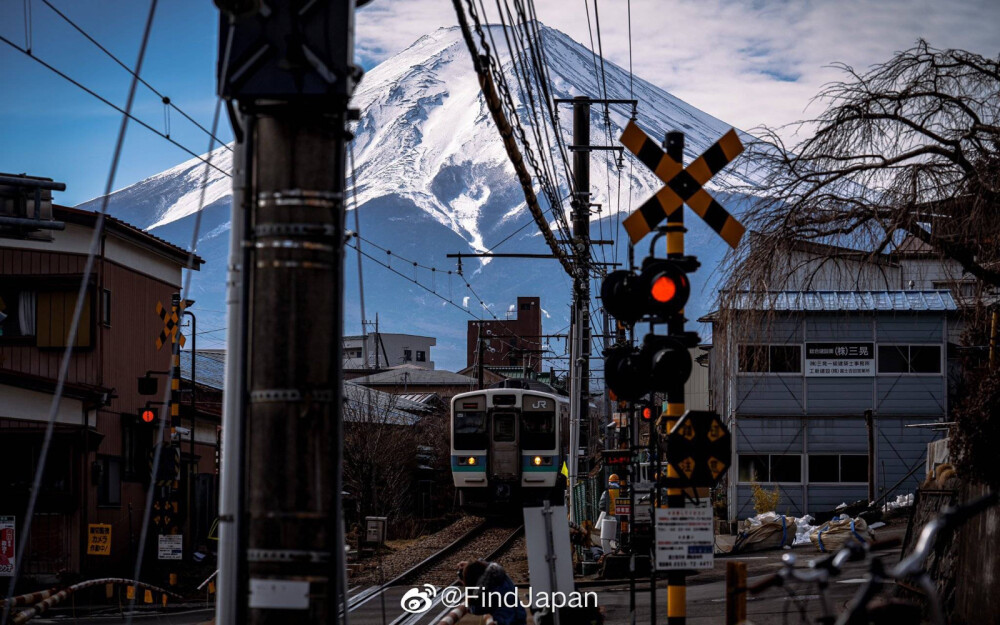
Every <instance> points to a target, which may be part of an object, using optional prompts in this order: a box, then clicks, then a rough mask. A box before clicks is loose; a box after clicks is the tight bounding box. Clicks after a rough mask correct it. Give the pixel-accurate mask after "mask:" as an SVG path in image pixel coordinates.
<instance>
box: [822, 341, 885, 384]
mask: <svg viewBox="0 0 1000 625" xmlns="http://www.w3.org/2000/svg"><path fill="white" fill-rule="evenodd" d="M805 373H806V377H814V378H815V377H846V376H852V377H854V376H861V377H871V376H874V375H875V344H874V343H853V342H844V343H806V371H805Z"/></svg>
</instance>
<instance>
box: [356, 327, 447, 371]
mask: <svg viewBox="0 0 1000 625" xmlns="http://www.w3.org/2000/svg"><path fill="white" fill-rule="evenodd" d="M435 345H437V339H436V338H434V337H431V336H418V335H416V334H392V333H388V332H374V333H371V334H366V335H364V336H345V337H344V369H345V370H354V371H364V370H366V369H375V370H379V369H388V368H389V367H395V366H397V365H413V366H414V367H418V368H420V369H433V368H434V361H433V360H432V359H431V348H432V347H434V346H435ZM365 356H367V357H368V364H367V366H366V365H365Z"/></svg>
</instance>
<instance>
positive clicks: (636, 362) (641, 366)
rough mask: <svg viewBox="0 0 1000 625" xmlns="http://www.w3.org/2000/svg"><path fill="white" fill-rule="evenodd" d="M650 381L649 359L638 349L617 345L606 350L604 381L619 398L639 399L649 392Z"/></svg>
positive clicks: (627, 399) (626, 399)
mask: <svg viewBox="0 0 1000 625" xmlns="http://www.w3.org/2000/svg"><path fill="white" fill-rule="evenodd" d="M648 382H649V365H648V361H646V360H644V359H643V358H642V355H641V353H640V351H639V350H638V349H636V348H634V347H629V346H627V345H616V346H614V347H610V348H608V349H607V350H606V351H605V352H604V383H605V384H606V385H607V387H608V388H609V389H611V392H612V393H614V394H615V397H616V398H617V399H619V400H624V401H635V400H637V399H639V398H640V397H642V396H643V395H645V394H646V393H648V392H649V387H648Z"/></svg>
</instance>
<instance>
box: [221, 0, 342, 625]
mask: <svg viewBox="0 0 1000 625" xmlns="http://www.w3.org/2000/svg"><path fill="white" fill-rule="evenodd" d="M216 4H218V5H219V6H220V7H221V8H222V9H223V14H222V20H221V28H220V44H219V58H220V62H219V91H220V94H221V95H222V96H223V97H224V98H226V99H227V100H228V101H229V102H230V105H231V106H230V114H231V117H232V121H233V125H234V131H235V134H236V136H237V140H238V142H239V143H240V144H242V148H241V150H240V151H238V154H239V155H241V156H243V157H244V158H245V159H246V162H245V171H244V172H243V174H244V175H243V176H241V177H240V179H239V183H241V184H242V187H241V188H240V189H239V190H240V193H241V195H240V200H241V202H240V203H239V204H237V202H236V201H235V197H234V204H233V220H232V222H233V224H236V223H237V222H240V223H242V224H243V229H242V232H241V240H240V245H239V249H240V250H243V252H244V253H243V254H242V256H241V262H240V265H241V267H240V288H241V293H240V297H239V298H238V301H239V307H240V315H239V318H240V321H241V325H240V328H239V333H238V334H237V335H236V336H235V337H233V338H234V343H235V344H237V345H234V346H236V347H237V349H236V352H237V353H238V354H239V357H240V358H241V361H240V362H237V363H230V364H229V365H228V366H229V368H230V370H231V372H232V373H233V377H241V378H242V381H241V382H235V383H234V385H233V388H227V389H226V391H227V395H228V394H230V393H233V392H236V393H239V394H240V396H239V397H235V398H233V401H230V400H229V398H228V397H227V402H226V413H225V415H224V427H225V428H236V429H237V430H238V431H240V432H241V433H242V436H241V437H240V440H238V441H237V444H238V445H239V450H238V451H237V450H230V453H229V454H227V456H226V457H225V463H224V465H223V472H224V474H225V473H226V472H228V471H231V470H234V469H235V471H236V473H238V474H239V479H240V482H239V483H238V484H233V483H232V480H229V479H224V482H225V485H226V486H225V488H228V489H229V490H230V491H231V490H232V489H235V490H236V495H235V496H233V495H232V493H231V492H229V491H227V492H226V493H224V494H223V502H224V503H225V505H226V507H225V509H224V510H223V511H221V512H220V521H221V523H220V524H221V526H222V532H223V536H222V538H223V541H224V542H225V543H226V547H225V548H226V549H227V551H226V553H225V558H223V557H222V554H220V574H219V577H220V593H221V591H222V590H223V589H225V591H226V593H227V596H225V597H223V596H220V598H219V609H218V612H217V621H218V622H219V623H224V624H233V623H287V622H290V621H295V622H310V623H333V622H336V621H338V620H339V616H338V613H339V612H340V606H341V603H342V601H343V597H344V596H346V588H345V572H344V561H343V553H344V551H343V544H344V540H343V525H342V515H341V503H340V492H341V488H342V486H341V473H340V471H341V467H340V459H341V455H342V454H341V431H342V427H343V423H342V415H341V412H340V405H341V402H342V399H343V390H342V379H341V378H342V374H341V362H342V338H341V337H342V334H343V331H342V330H343V256H344V254H343V244H344V187H345V160H346V159H345V154H346V152H345V145H346V141H347V140H348V139H349V138H350V134H349V132H348V130H347V122H348V117H349V111H348V108H347V104H348V100H349V98H350V96H351V94H352V93H353V90H354V86H355V84H356V82H357V80H358V79H359V78H360V70H358V69H357V68H355V67H354V66H353V65H352V64H351V61H352V59H353V56H354V50H353V17H354V8H355V6H354V5H355V3H354V1H353V0H326V1H322V0H321V1H318V2H314V3H308V4H306V5H304V6H303V5H302V4H301V3H299V2H292V1H291V0H282V1H274V2H269V3H268V5H267V6H268V9H269V11H268V12H267V13H266V14H265V13H264V12H263V11H261V10H260V6H262V5H258V4H257V3H253V2H241V1H238V0H232V1H223V0H217V2H216ZM240 10H244V11H246V12H245V13H238V11H240ZM233 104H235V105H236V106H233ZM234 184H237V182H236V178H235V177H234ZM231 319H232V316H231ZM233 377H230V378H229V380H228V381H233ZM234 465H235V466H234ZM220 542H222V541H220ZM232 549H235V554H233V553H232V552H231V550H232ZM221 550H222V545H220V551H221ZM234 561H235V570H232V568H230V567H232V565H233V564H234Z"/></svg>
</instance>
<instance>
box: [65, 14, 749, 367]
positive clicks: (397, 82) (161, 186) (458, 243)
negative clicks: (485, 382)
mask: <svg viewBox="0 0 1000 625" xmlns="http://www.w3.org/2000/svg"><path fill="white" fill-rule="evenodd" d="M491 31H492V33H493V36H494V38H495V39H496V40H497V41H498V42H500V41H502V40H503V39H504V36H503V33H502V30H501V28H500V27H492V28H491ZM541 32H542V37H543V41H544V45H545V53H546V57H547V60H548V64H549V71H550V75H551V79H552V85H551V87H552V95H553V96H554V97H556V98H571V97H574V96H577V95H581V94H589V95H591V96H593V97H598V95H599V94H602V89H601V87H602V86H603V83H599V80H598V75H597V74H596V73H595V67H594V57H593V54H592V53H591V52H590V50H588V49H587V48H585V47H584V46H582V45H580V44H579V43H577V42H575V41H573V40H572V39H570V38H569V37H567V36H566V35H564V34H563V33H561V32H559V31H557V30H555V29H551V28H547V27H544V26H542V27H541ZM501 51H502V55H503V56H504V58H507V56H506V47H505V46H503V45H502V46H501ZM604 65H605V72H606V81H607V83H606V86H607V96H608V97H610V98H628V97H629V74H628V72H627V71H625V70H623V69H622V68H620V67H618V66H617V65H614V64H613V63H610V62H608V61H605V63H604ZM502 69H503V72H504V74H505V75H506V76H507V79H508V82H509V84H510V85H511V89H512V94H511V95H512V97H513V99H514V103H515V106H516V107H517V109H518V111H519V115H520V117H521V121H522V123H523V124H525V125H526V132H527V134H528V136H529V137H532V133H531V132H530V130H529V129H528V128H527V126H528V125H530V124H532V122H533V120H532V115H531V112H530V110H529V109H528V108H527V106H526V104H525V101H524V99H523V98H522V97H521V93H520V92H519V91H518V81H517V78H516V76H515V74H514V71H513V67H512V61H511V60H510V59H509V58H508V60H507V62H506V63H505V64H504V65H503V68H502ZM632 88H633V93H634V97H635V98H636V99H638V100H639V101H640V104H639V111H638V119H637V121H638V123H639V125H640V126H641V127H642V128H643V129H644V130H646V132H647V133H649V134H650V136H652V137H653V138H656V139H658V138H662V135H663V133H664V132H665V131H667V130H674V129H679V130H683V131H684V132H685V133H686V135H687V144H686V160H688V161H690V160H691V159H693V158H694V157H695V156H697V155H698V154H700V153H701V152H702V151H703V150H704V149H706V148H707V147H708V146H709V145H710V144H711V143H712V142H714V141H715V140H716V139H718V138H719V137H720V136H721V135H722V134H723V133H725V132H726V131H727V130H728V129H729V125H728V124H725V123H724V122H722V121H720V120H718V119H716V118H714V117H712V116H711V115H708V114H706V113H704V112H702V111H700V110H698V109H696V108H695V107H693V106H691V105H689V104H687V103H685V102H683V101H681V100H679V99H677V98H675V97H673V96H672V95H670V94H669V93H667V92H665V91H663V90H662V89H660V88H658V87H656V86H655V85H652V84H650V83H648V82H646V81H644V80H642V79H641V78H639V77H637V76H636V77H634V78H633V87H632ZM353 106H355V107H357V108H358V109H360V111H361V118H360V120H359V122H358V123H357V127H356V131H355V135H356V138H355V140H354V142H353V146H352V150H353V152H354V158H355V164H356V172H355V173H356V179H357V187H356V189H355V191H356V194H357V201H358V205H359V206H360V207H361V210H360V214H361V218H362V225H363V228H362V232H363V233H364V235H365V237H366V238H367V239H368V240H370V241H372V242H374V243H376V244H378V245H380V246H382V247H385V248H388V249H392V250H393V251H394V252H395V253H396V254H398V255H401V256H405V257H407V258H410V259H412V260H417V261H419V262H420V263H422V264H427V265H430V266H436V267H441V268H443V269H453V267H450V266H448V263H447V261H446V259H445V258H444V253H445V252H452V251H456V252H458V251H470V250H476V251H484V250H487V249H489V248H490V247H491V246H493V245H496V244H497V242H498V241H500V240H501V239H502V238H504V237H505V236H506V235H508V234H510V233H511V232H512V231H513V230H515V229H516V228H517V227H519V226H521V225H522V224H524V223H526V222H528V221H529V215H528V211H527V209H526V207H525V203H524V195H523V193H522V191H521V189H520V186H519V184H518V182H517V179H516V177H515V175H514V170H513V167H512V165H511V164H510V162H509V159H508V158H507V154H506V152H505V151H504V148H503V145H502V143H501V140H500V137H499V134H498V133H497V130H496V127H495V125H494V124H493V120H492V118H491V116H490V114H489V111H488V110H487V108H486V105H485V103H484V102H483V99H482V95H481V93H480V90H479V85H478V80H477V78H476V75H475V72H474V70H473V67H472V61H471V59H470V58H469V52H468V50H467V48H466V46H465V43H464V41H463V40H462V37H461V32H460V30H459V29H458V28H457V27H452V28H442V29H439V30H437V31H435V32H433V33H431V34H429V35H426V36H424V37H421V38H420V39H419V40H417V41H416V42H414V43H413V44H412V45H411V46H410V47H408V48H407V49H405V50H403V51H402V52H400V53H399V54H397V55H395V56H393V57H392V58H390V59H387V60H386V61H384V62H383V63H381V64H380V65H378V66H377V67H375V68H373V69H372V70H371V71H370V72H368V74H367V75H366V76H365V77H364V79H363V80H362V82H361V83H360V85H359V87H358V90H357V93H356V94H355V97H354V100H353ZM558 113H559V121H560V125H561V132H562V137H563V139H564V141H565V143H566V144H569V143H570V138H571V137H572V110H571V108H570V107H568V106H562V107H559V111H558ZM629 114H630V110H629V108H628V107H627V106H626V107H622V106H614V107H612V108H611V112H610V123H611V130H610V132H609V133H608V132H606V131H605V126H604V113H603V109H602V107H600V106H598V105H595V106H593V107H592V110H591V141H592V143H593V144H594V145H605V144H608V143H611V144H613V145H617V138H618V137H619V136H620V134H621V131H622V129H623V128H624V126H625V124H626V123H627V121H628V115H629ZM743 139H744V141H748V140H751V137H749V136H748V135H743ZM553 141H554V140H553ZM553 145H554V143H553ZM533 149H534V151H535V152H536V153H538V152H539V148H538V146H537V145H535V146H534V147H533ZM551 158H552V162H553V163H555V169H556V171H557V172H558V181H557V182H558V184H559V185H560V188H559V190H558V194H559V196H560V197H566V195H567V194H568V188H567V187H566V180H565V177H564V175H563V171H564V170H563V169H562V167H561V165H559V163H560V159H559V156H558V153H557V152H556V151H553V152H552V153H551ZM212 162H213V164H215V165H217V166H218V167H220V168H221V169H223V170H227V171H228V170H229V168H230V167H231V152H230V151H229V150H228V149H226V148H219V149H217V150H215V152H214V153H213V154H212ZM755 174H756V172H753V171H747V169H746V167H745V166H742V167H741V166H740V164H739V163H735V164H734V165H731V166H730V167H729V168H727V169H726V170H724V171H723V172H722V173H720V174H719V175H718V176H717V178H719V179H720V180H723V181H739V182H753V181H754V180H755V179H756V178H757V176H756V175H755ZM204 175H205V166H204V164H203V163H202V162H201V161H199V160H197V159H191V160H188V161H186V162H184V163H182V164H180V165H178V166H177V167H174V168H172V169H170V170H167V171H164V172H162V173H160V174H157V175H155V176H152V177H150V178H148V179H146V180H143V181H141V182H138V183H136V184H134V185H131V186H129V187H126V188H125V189H122V190H119V191H116V192H115V193H114V194H112V196H111V198H110V204H109V205H110V211H111V213H112V214H114V215H115V216H117V217H119V218H122V219H125V220H127V221H129V222H130V223H133V224H135V225H138V226H140V227H143V228H147V229H152V230H153V231H154V233H156V234H157V235H159V236H162V237H165V238H167V239H169V240H171V241H173V242H175V243H177V244H179V245H183V246H185V247H186V246H187V245H188V244H189V243H190V237H191V227H192V224H193V221H194V213H195V212H196V211H197V209H198V203H199V200H200V191H199V185H200V184H201V181H202V179H203V176H204ZM619 176H620V185H619ZM230 184H231V181H230V179H229V178H228V177H226V176H224V175H223V174H221V173H219V172H217V171H215V170H210V173H209V185H208V187H207V189H206V192H205V200H204V205H205V207H206V209H205V211H203V223H202V230H201V233H202V234H201V235H200V237H199V248H198V249H199V253H201V254H202V255H203V256H205V257H206V259H211V260H210V262H207V263H206V265H205V267H204V268H203V269H202V271H201V272H199V273H198V274H196V275H195V277H194V281H193V284H194V290H195V292H194V295H195V299H199V298H200V299H199V302H200V303H201V304H202V305H203V306H205V307H206V308H210V309H212V310H216V311H220V314H221V311H222V310H223V309H224V304H223V302H224V299H223V291H224V282H225V251H226V246H227V245H228V240H227V239H228V237H227V236H226V235H225V232H226V230H227V224H228V207H229V204H230V200H231V190H230ZM661 186H662V183H661V182H659V181H658V180H656V179H655V178H654V176H653V175H652V173H650V172H648V171H646V169H645V167H643V166H642V165H641V164H639V163H638V161H636V160H635V159H633V158H632V157H631V156H629V155H626V156H625V161H624V166H623V167H622V168H621V170H620V171H619V170H618V169H617V168H616V167H614V155H613V153H612V152H594V153H593V156H592V160H591V192H592V194H593V197H592V201H593V202H595V203H599V204H601V205H602V206H603V208H602V211H601V212H600V213H596V212H595V214H594V215H593V219H594V220H595V221H594V222H593V224H592V225H593V228H594V229H595V230H594V232H593V236H594V238H618V237H620V238H621V239H622V243H623V245H624V240H625V234H624V231H623V230H622V229H621V227H620V225H619V221H620V219H622V218H624V216H625V212H626V211H627V209H628V206H629V204H630V203H631V206H632V208H633V209H634V208H635V207H636V206H638V204H639V203H640V202H642V201H643V200H645V199H646V198H647V197H649V196H650V195H652V194H653V193H654V192H655V191H656V190H658V189H659V188H660V187H661ZM710 186H711V185H710ZM536 189H537V185H536ZM629 189H631V191H629ZM630 198H631V202H630ZM98 200H99V198H98V199H95V200H91V202H88V203H86V204H84V205H83V208H96V207H97V204H96V202H97V201H98ZM542 201H543V205H544V198H543V199H542ZM736 201H738V199H737V200H734V202H733V203H734V205H735V204H736ZM563 208H564V210H567V211H568V205H567V206H565V207H563ZM730 208H734V206H731V207H730ZM351 219H352V218H350V217H349V222H348V223H351ZM689 221H690V222H695V223H692V224H690V225H689V228H691V239H692V244H689V247H690V249H692V250H697V251H696V253H698V254H699V255H700V256H702V262H703V264H704V265H705V266H706V268H707V270H708V271H710V270H711V268H712V267H713V266H714V264H715V263H716V262H717V260H718V258H720V257H721V254H722V253H723V252H724V248H723V245H722V244H721V241H719V240H717V239H714V240H713V239H711V237H713V236H714V234H713V233H711V232H710V231H709V230H708V229H707V228H706V227H704V226H701V225H700V224H698V223H696V222H697V218H693V219H691V220H689ZM606 228H607V232H605V229H606ZM369 250H370V251H378V250H372V249H371V248H369ZM501 251H544V244H543V243H542V242H541V241H540V237H538V236H537V229H536V228H534V227H529V228H527V229H525V230H524V231H522V233H521V234H520V235H518V236H517V237H515V238H513V239H512V240H511V241H510V242H508V243H505V244H504V247H503V248H501ZM380 253H381V252H380ZM642 253H645V251H644V250H643V252H642ZM599 255H608V256H611V255H613V252H612V251H610V250H602V251H601V252H599ZM623 256H624V253H623V251H622V250H621V249H619V255H618V260H619V261H620V260H621V257H623ZM640 256H641V255H640ZM608 260H612V259H611V258H609V259H608ZM489 265H499V266H498V267H496V268H492V267H489V266H488V264H487V263H485V262H483V263H482V264H481V265H480V266H479V267H478V272H476V273H474V272H472V271H469V269H470V268H469V267H468V266H467V267H466V269H467V271H466V275H467V276H469V280H470V283H472V284H473V286H474V287H475V289H476V291H477V292H478V293H479V294H480V295H482V296H483V297H484V298H485V299H488V300H489V301H490V302H494V301H495V302H496V303H497V306H498V308H497V311H498V312H497V314H498V315H500V314H502V311H503V310H505V309H506V307H507V305H508V304H509V303H510V302H512V301H513V299H514V298H515V297H516V295H518V294H521V295H526V294H538V293H540V292H545V293H546V294H549V295H548V297H551V298H552V299H551V301H543V306H545V308H546V309H547V310H549V311H551V312H552V314H553V321H552V323H553V324H557V325H561V324H563V323H564V320H565V318H566V313H565V310H564V309H565V306H563V303H564V300H565V301H568V293H569V289H568V288H566V289H565V293H562V291H563V289H561V288H555V289H554V288H552V287H553V284H555V285H561V284H562V282H561V281H559V279H558V278H554V276H556V275H557V274H558V272H559V271H560V270H559V269H558V268H557V267H556V266H554V265H553V266H548V265H545V264H544V263H536V264H534V265H532V266H531V267H528V263H521V264H517V265H513V264H512V263H506V264H504V263H489ZM543 265H544V266H543ZM366 271H368V269H366ZM371 271H372V272H376V273H375V275H376V276H378V278H379V279H378V281H377V282H374V283H372V282H368V280H367V279H366V295H367V296H368V298H369V300H370V301H369V312H370V311H371V310H373V309H374V310H382V312H383V317H384V318H385V316H386V315H390V316H391V315H392V314H393V313H392V308H393V307H398V306H399V302H398V294H399V291H400V289H399V282H398V278H391V277H388V276H387V275H384V274H382V273H380V270H378V269H375V268H373V269H372V270H371ZM703 271H706V270H703ZM708 271H706V274H707V273H708ZM512 272H513V275H516V276H517V278H518V279H517V280H511V275H512ZM352 273H353V271H348V272H347V274H348V275H347V278H348V285H347V293H348V296H349V297H350V296H351V294H352V293H356V292H357V291H356V290H354V291H352V290H351V289H352V288H353V289H356V285H355V284H354V283H353V282H352V281H353V280H354V279H355V277H354V276H353V275H352ZM416 277H418V278H419V279H420V280H421V281H422V282H429V281H431V280H435V279H437V277H436V276H431V275H427V276H416ZM442 278H443V276H442ZM554 279H555V280H556V282H555V283H553V280H554ZM456 280H457V278H456ZM442 282H443V280H442ZM458 286H459V287H464V282H463V283H462V284H460V285H458ZM406 288H408V289H410V290H411V291H414V293H415V296H418V297H424V298H427V297H428V295H427V293H425V292H421V291H420V290H419V289H417V287H414V286H412V285H407V286H406ZM454 288H455V287H454V285H453V287H452V290H453V292H452V296H454V297H455V298H456V301H460V300H461V296H462V295H463V294H462V293H457V292H454ZM465 294H468V293H467V292H466V293H465ZM445 295H446V296H448V294H447V293H445ZM697 297H698V295H697V294H696V295H695V296H694V298H697ZM694 298H693V299H694ZM205 302H208V304H207V305H206V304H205ZM419 305H420V306H424V307H425V308H426V307H427V306H434V307H435V308H434V310H435V315H437V314H438V313H437V312H436V311H437V309H438V308H440V306H442V304H441V302H437V301H435V300H434V298H433V297H432V296H431V297H429V299H428V300H427V302H425V303H421V304H419ZM353 306H354V305H353V304H351V303H350V302H348V306H347V315H348V318H347V320H346V321H345V323H346V324H347V327H348V328H350V327H352V325H351V324H352V323H355V324H357V323H358V321H357V319H355V321H353V322H352V320H351V316H352V315H353V316H354V317H355V318H357V317H358V314H357V313H356V312H354V310H353ZM445 307H446V308H447V305H445ZM703 308H704V306H701V305H699V306H695V307H693V312H698V311H699V310H700V309H703ZM387 309H388V310H387ZM427 310H430V309H429V308H427ZM454 313H458V314H457V316H455V317H454V318H453V319H442V323H444V322H445V321H447V322H448V323H452V324H453V325H460V326H461V328H460V329H459V330H455V329H453V328H452V329H448V330H443V329H441V327H440V325H439V326H437V327H436V326H435V325H434V324H433V323H427V322H426V320H422V321H421V322H420V323H421V324H423V325H422V327H424V329H420V328H414V327H409V328H407V327H403V325H404V324H413V321H412V316H410V317H408V316H406V315H405V314H400V315H399V318H398V322H399V323H397V327H395V328H394V329H392V328H391V329H390V330H389V331H399V332H417V333H420V332H424V333H429V334H435V335H437V336H439V337H443V338H440V340H439V345H440V346H442V347H440V348H438V351H437V352H436V353H438V354H439V353H441V352H442V350H443V349H453V350H454V354H453V355H454V357H455V359H457V360H461V361H463V362H457V360H452V361H449V360H448V359H447V358H442V357H439V356H438V355H435V360H437V361H439V362H441V363H442V366H451V367H452V368H457V367H459V366H463V365H464V350H462V349H459V348H458V347H457V346H452V347H447V345H448V336H447V335H448V333H453V338H454V340H455V341H457V342H464V320H465V319H467V318H468V317H463V316H462V314H461V313H460V312H458V311H449V314H454ZM482 313H483V311H478V312H477V313H476V314H477V315H481V314H482ZM369 316H371V315H369ZM692 316H693V315H692ZM432 317H433V315H432ZM220 320H221V317H220ZM459 320H461V323H460V324H459V323H458V322H459ZM351 331H353V330H351ZM462 347H464V346H462Z"/></svg>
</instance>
